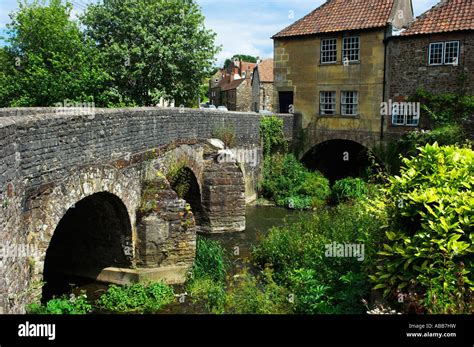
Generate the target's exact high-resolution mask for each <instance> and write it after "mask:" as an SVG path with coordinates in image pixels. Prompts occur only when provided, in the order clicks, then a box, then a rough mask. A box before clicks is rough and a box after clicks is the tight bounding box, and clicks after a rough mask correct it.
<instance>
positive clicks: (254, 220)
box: [208, 206, 307, 260]
mask: <svg viewBox="0 0 474 347" xmlns="http://www.w3.org/2000/svg"><path fill="white" fill-rule="evenodd" d="M301 213H307V212H299V211H291V210H287V209H284V208H278V207H269V206H249V207H247V218H246V229H245V231H243V232H240V233H228V234H217V235H211V236H208V237H209V238H210V239H212V240H216V241H219V242H220V243H221V244H222V245H223V246H224V248H225V249H226V250H227V251H228V252H229V253H230V255H231V258H232V259H234V260H236V259H247V258H249V257H250V253H251V250H252V246H254V245H256V244H257V243H258V242H259V241H260V240H261V238H262V237H263V236H265V235H266V234H267V233H268V231H269V230H270V229H271V228H272V227H275V226H281V225H283V224H284V222H285V220H287V221H289V222H291V221H292V220H295V221H296V220H297V219H298V218H299V216H300V214H301ZM236 253H238V254H236Z"/></svg>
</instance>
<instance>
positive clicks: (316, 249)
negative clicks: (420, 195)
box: [252, 199, 386, 314]
mask: <svg viewBox="0 0 474 347" xmlns="http://www.w3.org/2000/svg"><path fill="white" fill-rule="evenodd" d="M385 223H386V214H385V210H384V204H383V201H382V200H378V199H371V200H369V199H361V200H360V201H356V202H354V203H353V204H352V205H348V204H340V205H338V206H337V207H335V208H334V209H331V210H327V209H320V210H318V211H317V212H316V213H314V214H312V215H307V216H302V217H301V220H300V221H298V222H294V221H293V222H292V223H291V224H286V225H285V226H283V227H277V228H273V229H271V230H270V232H269V234H268V235H267V236H266V237H265V238H264V239H263V240H262V241H261V243H260V244H259V245H257V246H256V247H255V248H254V249H253V252H252V255H253V259H254V261H255V262H256V264H258V265H259V266H260V267H262V268H264V267H267V266H268V267H270V268H271V269H272V270H273V271H274V279H275V282H276V283H277V284H278V285H281V286H283V287H285V288H287V289H288V291H289V293H292V294H294V296H295V312H296V313H305V314H307V313H311V314H318V313H328V314H341V313H362V312H364V306H363V305H362V303H361V299H362V298H364V297H366V298H367V297H368V296H369V294H370V287H371V285H370V280H369V278H368V275H369V272H368V269H369V267H370V264H371V262H372V261H373V259H374V257H375V256H376V252H377V248H378V247H377V245H378V243H379V242H380V240H381V237H382V235H381V233H380V231H379V230H380V227H381V226H382V225H384V224H385ZM334 242H336V243H337V244H360V245H364V259H363V261H359V260H358V259H357V258H356V257H352V258H344V257H328V256H327V254H326V251H327V249H326V246H327V245H332V244H333V243H334Z"/></svg>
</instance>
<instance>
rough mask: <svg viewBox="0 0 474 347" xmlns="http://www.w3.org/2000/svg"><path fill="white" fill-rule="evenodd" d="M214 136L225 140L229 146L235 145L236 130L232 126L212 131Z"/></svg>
mask: <svg viewBox="0 0 474 347" xmlns="http://www.w3.org/2000/svg"><path fill="white" fill-rule="evenodd" d="M212 136H213V137H215V138H216V139H219V140H221V141H222V142H224V145H225V146H226V147H227V148H232V147H234V146H235V130H234V128H233V127H232V126H227V127H221V128H216V129H214V131H213V132H212Z"/></svg>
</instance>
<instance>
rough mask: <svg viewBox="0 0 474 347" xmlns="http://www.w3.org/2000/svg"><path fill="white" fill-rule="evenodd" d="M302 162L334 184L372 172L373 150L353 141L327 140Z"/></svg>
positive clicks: (315, 146)
mask: <svg viewBox="0 0 474 347" xmlns="http://www.w3.org/2000/svg"><path fill="white" fill-rule="evenodd" d="M301 162H302V163H303V164H304V165H305V166H306V167H308V168H309V169H312V170H318V171H320V172H321V173H322V174H323V175H324V176H326V177H327V178H328V179H329V180H330V181H331V182H332V183H334V182H335V181H337V180H340V179H342V178H346V177H361V176H364V175H366V174H367V173H369V172H370V170H371V149H370V148H368V147H367V146H366V145H364V144H361V143H359V142H356V141H354V140H351V139H340V138H336V139H334V138H333V139H327V140H323V141H320V142H319V143H317V144H315V145H314V146H313V147H312V148H311V149H309V150H308V151H307V152H306V153H305V154H304V155H303V156H302V158H301Z"/></svg>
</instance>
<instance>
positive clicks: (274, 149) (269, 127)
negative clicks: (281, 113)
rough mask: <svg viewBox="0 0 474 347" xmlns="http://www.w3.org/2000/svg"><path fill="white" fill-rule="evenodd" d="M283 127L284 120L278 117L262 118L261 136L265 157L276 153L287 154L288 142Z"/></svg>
mask: <svg viewBox="0 0 474 347" xmlns="http://www.w3.org/2000/svg"><path fill="white" fill-rule="evenodd" d="M283 125H284V123H283V119H280V118H278V117H276V116H271V117H262V120H261V121H260V136H261V138H262V145H263V154H264V156H265V157H268V156H270V155H271V154H274V153H278V152H285V151H286V150H287V149H288V141H287V140H286V137H285V133H284V131H283Z"/></svg>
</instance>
